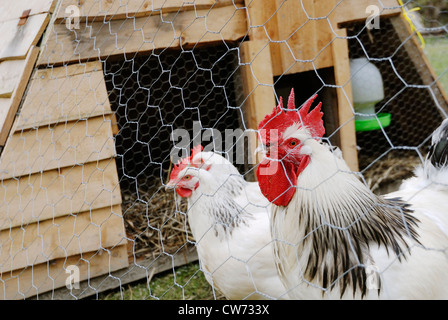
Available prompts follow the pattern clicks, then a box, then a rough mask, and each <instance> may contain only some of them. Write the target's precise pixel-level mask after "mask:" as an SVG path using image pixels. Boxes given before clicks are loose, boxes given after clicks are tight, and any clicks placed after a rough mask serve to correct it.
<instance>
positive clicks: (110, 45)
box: [38, 5, 247, 65]
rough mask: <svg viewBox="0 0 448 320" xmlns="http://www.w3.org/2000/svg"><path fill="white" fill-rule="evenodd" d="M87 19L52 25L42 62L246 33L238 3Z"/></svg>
mask: <svg viewBox="0 0 448 320" xmlns="http://www.w3.org/2000/svg"><path fill="white" fill-rule="evenodd" d="M162 18H163V21H162ZM82 25H83V26H82V27H81V29H79V30H76V32H73V31H71V30H68V29H67V28H66V26H65V24H55V25H52V26H50V31H49V37H48V39H47V41H46V43H45V45H44V46H43V47H42V54H41V55H40V57H39V59H38V65H60V64H68V63H71V62H80V61H87V60H89V59H90V60H98V58H101V59H106V58H107V57H109V56H111V55H121V56H123V55H124V54H125V55H126V56H128V55H130V54H135V53H137V52H139V53H148V52H152V51H153V50H155V49H163V48H167V47H169V48H179V47H181V46H182V48H191V47H193V46H196V45H198V44H201V43H207V44H211V43H217V42H220V43H222V41H237V40H240V39H241V38H242V37H244V36H245V35H246V33H247V26H246V16H245V12H244V10H237V9H235V7H234V6H233V5H232V6H226V7H219V8H213V9H211V10H197V11H185V12H180V13H168V14H163V15H160V14H157V15H152V16H149V17H141V18H136V19H125V20H112V21H111V22H110V23H106V24H105V23H103V22H91V23H88V24H87V26H86V24H82Z"/></svg>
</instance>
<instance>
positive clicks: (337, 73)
mask: <svg viewBox="0 0 448 320" xmlns="http://www.w3.org/2000/svg"><path fill="white" fill-rule="evenodd" d="M335 31H336V32H337V33H338V35H339V37H340V38H336V39H334V41H333V42H332V50H333V57H334V78H335V83H336V85H337V86H338V87H337V89H336V90H337V91H336V92H337V100H338V118H339V125H340V130H339V135H340V144H341V145H340V147H341V151H342V155H343V157H344V160H345V161H346V162H347V165H348V166H349V168H350V169H351V170H352V171H359V166H358V151H357V149H356V131H355V115H354V110H353V96H352V86H351V82H350V61H349V54H348V43H347V39H344V37H347V30H346V29H339V30H335Z"/></svg>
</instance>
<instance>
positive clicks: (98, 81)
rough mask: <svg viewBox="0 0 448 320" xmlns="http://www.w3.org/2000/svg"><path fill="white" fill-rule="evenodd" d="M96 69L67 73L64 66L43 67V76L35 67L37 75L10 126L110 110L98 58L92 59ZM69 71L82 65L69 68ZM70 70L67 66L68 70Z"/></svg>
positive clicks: (40, 123) (28, 125) (19, 127)
mask: <svg viewBox="0 0 448 320" xmlns="http://www.w3.org/2000/svg"><path fill="white" fill-rule="evenodd" d="M89 64H93V65H95V69H97V70H98V71H93V72H88V73H79V74H75V75H72V74H70V73H68V74H67V75H66V76H64V77H53V74H56V75H57V74H64V73H65V71H67V70H66V67H60V68H55V69H63V70H60V71H59V70H54V71H53V73H51V72H49V71H47V72H46V73H48V74H47V76H45V75H44V73H43V72H40V71H38V72H37V73H38V76H35V77H33V78H34V79H32V80H31V81H30V88H29V90H28V92H27V95H26V98H25V101H24V102H23V105H22V108H21V111H20V114H19V117H18V120H17V124H16V125H15V126H14V130H16V131H17V130H23V129H29V128H33V127H38V126H43V125H48V124H53V123H58V122H61V121H71V120H78V119H84V118H90V117H95V116H98V115H106V114H109V113H112V110H111V108H110V103H109V99H108V92H107V88H106V83H105V81H104V74H103V71H102V68H101V63H100V62H92V63H89ZM71 69H72V70H73V71H78V70H82V69H84V68H80V67H78V68H71ZM68 71H71V70H68Z"/></svg>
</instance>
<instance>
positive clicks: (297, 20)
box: [275, 0, 333, 75]
mask: <svg viewBox="0 0 448 320" xmlns="http://www.w3.org/2000/svg"><path fill="white" fill-rule="evenodd" d="M325 1H326V2H327V3H328V0H292V1H286V2H284V1H281V0H277V6H279V8H280V9H279V10H278V12H277V15H278V17H277V21H278V23H279V25H278V32H279V39H278V40H280V41H284V42H282V44H281V55H282V70H280V71H281V73H280V74H290V73H298V72H304V71H309V70H314V69H320V68H327V67H330V66H332V65H333V58H332V51H331V46H329V44H330V42H331V39H332V33H331V29H330V26H329V23H328V20H327V19H318V18H323V17H325V15H320V13H321V12H319V11H320V10H319V6H323V7H325V8H326V7H328V4H326V3H325ZM302 4H303V7H302ZM280 6H281V7H280ZM313 19H317V20H313ZM280 74H277V73H275V75H280Z"/></svg>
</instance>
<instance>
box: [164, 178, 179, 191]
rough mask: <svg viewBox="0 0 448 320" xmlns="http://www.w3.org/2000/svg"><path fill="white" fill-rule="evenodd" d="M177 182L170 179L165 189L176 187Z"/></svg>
mask: <svg viewBox="0 0 448 320" xmlns="http://www.w3.org/2000/svg"><path fill="white" fill-rule="evenodd" d="M176 186H177V184H176V182H175V181H173V180H170V181H169V182H168V183H167V184H166V185H165V191H167V190H170V189H173V188H176Z"/></svg>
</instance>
